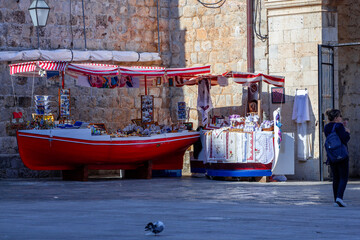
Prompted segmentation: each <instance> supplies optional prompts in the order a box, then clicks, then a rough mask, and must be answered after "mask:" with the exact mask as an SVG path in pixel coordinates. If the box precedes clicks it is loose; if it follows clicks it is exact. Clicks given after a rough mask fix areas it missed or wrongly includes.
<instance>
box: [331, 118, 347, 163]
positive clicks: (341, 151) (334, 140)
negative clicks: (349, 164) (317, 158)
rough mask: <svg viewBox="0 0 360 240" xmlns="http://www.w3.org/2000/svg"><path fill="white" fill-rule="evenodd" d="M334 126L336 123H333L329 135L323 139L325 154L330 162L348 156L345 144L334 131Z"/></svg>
mask: <svg viewBox="0 0 360 240" xmlns="http://www.w3.org/2000/svg"><path fill="white" fill-rule="evenodd" d="M335 127H336V123H335V124H334V126H333V128H332V130H331V133H330V134H329V136H327V137H326V141H325V149H326V154H327V157H328V159H329V161H330V162H331V163H337V162H341V161H342V160H344V159H345V158H347V157H348V156H349V153H348V150H347V148H346V146H345V145H344V144H343V143H342V142H341V140H340V138H339V136H338V135H337V133H336V131H335Z"/></svg>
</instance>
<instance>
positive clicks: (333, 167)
mask: <svg viewBox="0 0 360 240" xmlns="http://www.w3.org/2000/svg"><path fill="white" fill-rule="evenodd" d="M330 168H331V172H332V177H333V194H334V202H335V201H336V198H337V193H338V189H339V182H340V174H339V169H338V165H337V164H334V163H331V164H330Z"/></svg>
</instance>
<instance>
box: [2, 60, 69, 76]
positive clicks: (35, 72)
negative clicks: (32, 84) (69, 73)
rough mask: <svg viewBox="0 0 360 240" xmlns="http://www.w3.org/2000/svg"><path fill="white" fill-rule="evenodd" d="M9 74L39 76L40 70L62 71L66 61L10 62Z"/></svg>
mask: <svg viewBox="0 0 360 240" xmlns="http://www.w3.org/2000/svg"><path fill="white" fill-rule="evenodd" d="M9 67H10V75H16V76H25V77H29V76H30V77H32V76H35V77H37V76H39V71H40V70H47V71H64V70H65V68H66V62H57V61H37V62H25V63H16V64H10V65H9Z"/></svg>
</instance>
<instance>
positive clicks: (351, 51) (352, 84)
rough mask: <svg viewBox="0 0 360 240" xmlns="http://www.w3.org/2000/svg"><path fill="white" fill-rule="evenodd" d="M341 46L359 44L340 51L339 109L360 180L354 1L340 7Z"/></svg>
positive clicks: (359, 58) (358, 12) (359, 72)
mask: <svg viewBox="0 0 360 240" xmlns="http://www.w3.org/2000/svg"><path fill="white" fill-rule="evenodd" d="M337 9H338V14H339V21H338V28H339V43H340V44H343V43H358V45H357V46H353V47H339V48H338V49H337V54H338V59H339V96H340V97H339V109H340V110H341V111H342V114H343V116H344V117H347V118H349V128H350V131H351V140H350V142H349V153H350V176H351V177H359V176H360V172H359V169H360V158H359V152H358V151H357V148H358V145H357V143H358V142H359V141H360V132H359V127H358V126H359V125H360V82H359V77H360V41H359V39H360V33H359V31H358V27H359V25H360V18H359V16H360V6H359V4H354V2H353V1H349V0H346V1H340V4H339V6H338V8H337Z"/></svg>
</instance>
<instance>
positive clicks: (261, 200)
mask: <svg viewBox="0 0 360 240" xmlns="http://www.w3.org/2000/svg"><path fill="white" fill-rule="evenodd" d="M344 200H345V201H346V202H347V203H348V205H349V206H348V207H346V208H340V207H334V206H333V202H332V193H331V183H330V182H291V181H288V182H270V183H256V182H237V181H216V180H209V179H206V178H191V177H183V178H154V179H151V180H122V179H91V180H90V181H88V182H66V181H62V180H60V179H53V180H48V179H46V180H45V179H41V180H33V179H31V180H0V239H136V240H139V239H153V237H154V236H151V235H145V232H144V227H145V225H146V224H147V223H148V222H150V221H157V220H161V221H163V222H164V224H165V230H164V231H163V232H162V233H160V234H159V235H158V236H157V237H159V239H164V240H165V239H172V240H174V239H175V240H176V239H214V240H215V239H216V240H218V239H339V238H341V239H360V228H359V226H360V182H359V181H351V182H349V184H348V187H347V189H346V192H345V198H344Z"/></svg>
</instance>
